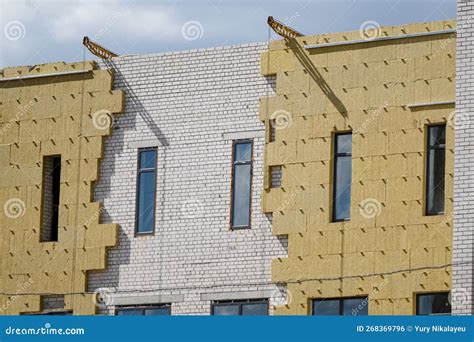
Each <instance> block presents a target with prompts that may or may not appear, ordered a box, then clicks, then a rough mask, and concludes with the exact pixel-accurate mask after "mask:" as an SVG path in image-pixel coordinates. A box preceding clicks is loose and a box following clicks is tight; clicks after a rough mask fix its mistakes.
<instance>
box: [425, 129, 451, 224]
mask: <svg viewBox="0 0 474 342" xmlns="http://www.w3.org/2000/svg"><path fill="white" fill-rule="evenodd" d="M445 132H446V129H445V126H444V125H438V126H429V127H428V148H427V160H426V214H427V215H440V214H443V213H444V187H445V184H444V182H445V159H446V155H445V154H446V151H445V140H446V138H445V134H446V133H445Z"/></svg>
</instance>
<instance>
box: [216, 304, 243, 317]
mask: <svg viewBox="0 0 474 342" xmlns="http://www.w3.org/2000/svg"><path fill="white" fill-rule="evenodd" d="M237 315H239V306H238V305H216V306H214V316H237Z"/></svg>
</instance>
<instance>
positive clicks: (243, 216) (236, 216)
mask: <svg viewBox="0 0 474 342" xmlns="http://www.w3.org/2000/svg"><path fill="white" fill-rule="evenodd" d="M232 164H233V170H232V210H231V226H232V228H234V229H238V228H250V205H251V188H252V142H251V141H236V142H234V150H233V163H232Z"/></svg>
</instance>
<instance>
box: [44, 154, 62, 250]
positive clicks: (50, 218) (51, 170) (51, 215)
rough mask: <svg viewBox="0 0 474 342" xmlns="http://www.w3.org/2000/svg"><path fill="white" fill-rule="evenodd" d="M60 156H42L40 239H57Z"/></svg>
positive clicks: (47, 240)
mask: <svg viewBox="0 0 474 342" xmlns="http://www.w3.org/2000/svg"><path fill="white" fill-rule="evenodd" d="M60 187H61V156H44V157H43V193H42V202H43V203H42V210H43V213H42V223H41V228H42V232H41V241H42V242H50V241H58V232H59V203H60V202H59V199H60Z"/></svg>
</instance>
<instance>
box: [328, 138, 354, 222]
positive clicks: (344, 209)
mask: <svg viewBox="0 0 474 342" xmlns="http://www.w3.org/2000/svg"><path fill="white" fill-rule="evenodd" d="M351 178H352V133H340V134H336V135H335V136H334V174H333V194H332V196H333V199H332V204H333V209H332V219H333V221H334V222H337V221H347V220H349V218H350V208H351V180H352V179H351Z"/></svg>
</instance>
